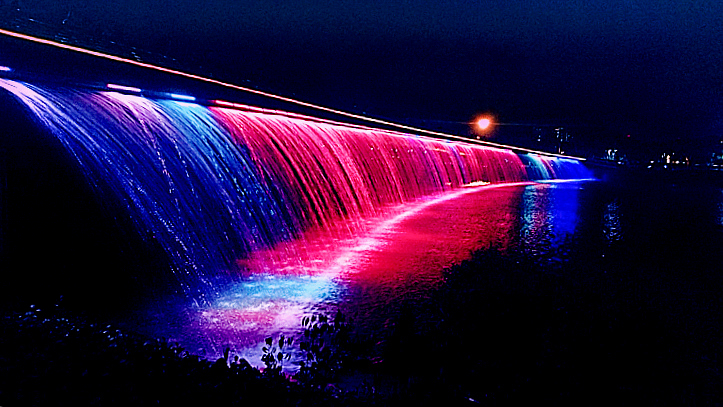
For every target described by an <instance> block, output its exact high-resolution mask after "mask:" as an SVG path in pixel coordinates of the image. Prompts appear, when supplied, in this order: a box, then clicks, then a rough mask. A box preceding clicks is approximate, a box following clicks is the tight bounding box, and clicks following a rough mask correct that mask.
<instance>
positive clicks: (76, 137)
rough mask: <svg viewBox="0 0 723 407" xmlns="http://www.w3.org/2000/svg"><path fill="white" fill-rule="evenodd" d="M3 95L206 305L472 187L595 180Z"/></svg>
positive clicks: (242, 120) (148, 110) (312, 125)
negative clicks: (238, 283) (228, 290)
mask: <svg viewBox="0 0 723 407" xmlns="http://www.w3.org/2000/svg"><path fill="white" fill-rule="evenodd" d="M0 87H2V88H4V89H5V90H7V91H8V92H10V93H11V94H13V95H14V96H15V97H16V98H17V99H19V100H20V101H21V102H22V103H23V104H24V106H26V108H27V109H28V110H29V111H30V112H31V113H32V114H31V116H32V117H33V118H34V121H35V122H37V123H38V125H39V126H40V128H41V129H46V130H45V131H47V132H49V133H50V134H52V136H53V137H54V138H55V139H56V140H57V141H58V142H59V143H60V144H62V146H63V147H64V149H65V150H66V151H67V152H68V153H69V154H71V156H72V157H73V160H74V161H75V162H76V165H78V166H79V167H80V168H81V169H82V173H83V174H84V176H85V178H86V182H87V183H89V184H90V185H92V186H93V188H94V190H95V191H96V193H97V196H98V197H99V199H100V201H101V202H103V203H104V204H106V205H110V206H112V207H113V208H122V209H121V210H120V212H119V213H114V215H113V216H125V217H128V218H129V219H131V220H132V223H133V227H134V231H135V232H134V233H136V234H137V235H139V236H140V237H141V239H143V240H146V241H149V242H153V243H154V244H157V245H158V246H159V247H161V248H162V250H163V252H164V255H165V256H167V257H168V258H169V259H170V268H171V270H169V271H166V272H167V273H168V279H169V280H173V281H175V283H174V284H177V287H178V290H179V291H181V292H183V293H184V294H185V295H187V296H188V297H190V298H193V299H194V301H196V302H197V303H199V304H209V303H213V302H214V299H215V298H216V297H218V296H220V295H221V291H222V288H221V287H220V286H219V282H223V281H225V280H228V279H233V278H236V277H238V276H248V275H249V274H253V272H255V271H259V270H262V271H265V272H268V271H269V270H270V269H280V268H284V269H288V270H291V271H290V272H289V273H290V274H294V273H295V272H294V271H293V266H291V267H290V266H289V262H291V263H294V262H297V263H299V264H301V263H303V262H305V261H311V260H310V256H311V255H309V253H310V252H311V251H313V250H311V249H310V247H311V246H313V245H320V244H325V245H329V244H332V245H333V244H337V243H335V242H342V241H344V239H346V238H357V239H358V238H359V237H360V236H361V235H363V234H364V233H367V232H369V231H373V230H375V229H374V227H375V225H373V224H371V223H373V222H377V221H379V220H380V219H387V220H388V219H390V218H394V216H399V215H400V214H403V213H404V212H405V211H407V210H409V209H410V208H412V207H414V206H415V205H419V204H423V203H424V202H428V201H429V199H439V198H440V197H444V196H448V195H449V194H450V193H455V194H459V193H466V190H467V189H469V188H465V187H472V186H477V185H484V184H502V183H519V182H525V181H532V180H546V179H553V178H589V175H588V173H587V170H586V169H585V168H584V166H583V165H582V164H581V163H580V162H578V161H577V160H572V159H564V158H558V157H546V156H540V155H536V154H517V153H515V152H513V151H511V150H506V149H501V148H489V147H483V146H479V145H472V144H464V143H459V142H449V141H444V140H437V139H431V138H427V137H420V136H414V135H409V134H401V133H396V132H390V131H384V130H373V129H362V128H353V127H347V126H342V125H334V124H328V123H321V122H315V121H311V120H302V119H298V118H291V117H287V116H283V115H280V114H261V113H257V112H249V111H243V110H236V109H229V108H223V107H206V106H203V105H200V104H192V103H185V102H179V101H170V100H154V99H149V98H145V97H141V96H136V95H126V94H121V93H115V92H96V91H89V90H77V89H55V88H47V87H40V86H35V85H30V84H25V83H20V82H15V81H10V80H0ZM0 196H2V194H1V193H0ZM299 242H301V245H302V246H303V247H304V249H303V250H300V249H299V247H300V246H299V244H298V243H299ZM355 242H357V241H356V240H355ZM292 243H294V245H292ZM339 244H340V243H339ZM345 247H346V246H345ZM327 250H332V251H336V252H338V251H339V247H332V248H331V249H329V248H328V247H327ZM279 253H283V255H280V254H279ZM280 256H282V257H285V259H280ZM311 257H313V256H311ZM312 260H313V261H316V260H314V259H312ZM307 269H308V268H307ZM296 274H300V273H298V272H296ZM301 274H304V273H301ZM307 274H308V273H307Z"/></svg>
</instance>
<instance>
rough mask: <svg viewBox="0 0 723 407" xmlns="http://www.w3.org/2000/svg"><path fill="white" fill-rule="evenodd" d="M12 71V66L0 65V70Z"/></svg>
mask: <svg viewBox="0 0 723 407" xmlns="http://www.w3.org/2000/svg"><path fill="white" fill-rule="evenodd" d="M10 71H12V68H10V67H9V66H0V72H10Z"/></svg>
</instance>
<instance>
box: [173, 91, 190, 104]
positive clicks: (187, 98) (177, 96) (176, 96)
mask: <svg viewBox="0 0 723 407" xmlns="http://www.w3.org/2000/svg"><path fill="white" fill-rule="evenodd" d="M171 97H172V98H174V99H178V100H188V101H189V102H193V101H195V100H196V98H195V97H193V96H188V95H179V94H178V93H171Z"/></svg>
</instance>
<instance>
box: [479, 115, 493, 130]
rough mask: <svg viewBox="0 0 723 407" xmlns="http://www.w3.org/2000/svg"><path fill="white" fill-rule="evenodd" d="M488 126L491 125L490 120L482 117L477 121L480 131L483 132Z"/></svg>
mask: <svg viewBox="0 0 723 407" xmlns="http://www.w3.org/2000/svg"><path fill="white" fill-rule="evenodd" d="M490 124H492V120H490V119H488V118H486V117H483V118H481V119H479V120H477V127H479V128H480V129H482V130H485V129H487V128H488V127H490Z"/></svg>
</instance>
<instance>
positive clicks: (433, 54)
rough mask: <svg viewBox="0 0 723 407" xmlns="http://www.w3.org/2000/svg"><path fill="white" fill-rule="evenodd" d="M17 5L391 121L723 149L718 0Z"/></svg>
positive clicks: (228, 75) (71, 1) (236, 77)
mask: <svg viewBox="0 0 723 407" xmlns="http://www.w3.org/2000/svg"><path fill="white" fill-rule="evenodd" d="M5 2H6V3H9V1H8V0H5ZM19 3H20V5H21V8H22V9H23V12H24V13H26V15H32V16H33V17H34V18H37V19H38V20H40V21H44V22H48V23H51V24H61V23H62V22H63V21H65V24H66V26H72V27H78V28H79V29H82V30H84V31H85V32H88V33H90V34H91V35H97V36H98V37H99V38H114V39H116V40H117V41H119V42H122V43H124V44H127V45H130V46H137V47H139V48H143V49H146V50H148V51H151V52H154V53H158V54H162V55H166V56H169V57H173V58H176V59H178V60H179V61H182V62H183V63H185V64H187V66H190V67H192V69H194V70H197V71H199V73H204V74H209V75H213V76H214V77H215V78H218V79H223V80H228V81H232V82H236V83H241V84H248V83H251V84H253V85H254V86H258V87H259V88H261V89H264V90H269V91H274V92H277V93H281V94H284V95H287V96H293V97H297V98H299V99H302V100H305V101H309V102H314V103H318V104H323V105H327V106H330V107H335V108H339V109H342V110H347V111H353V112H359V113H361V112H366V113H367V114H370V115H372V116H375V117H382V118H388V119H392V120H395V121H399V122H409V123H414V124H419V120H422V119H423V120H428V122H427V127H434V126H441V125H444V123H445V122H466V121H468V120H470V119H471V118H472V117H473V116H474V115H475V114H476V113H479V112H492V113H493V114H495V116H496V117H497V119H498V121H500V122H502V123H518V124H525V125H526V124H547V125H566V126H570V128H572V129H574V132H575V133H576V134H579V137H580V138H581V139H582V138H585V137H587V138H590V139H592V138H600V139H610V140H612V139H615V138H617V137H620V136H621V135H623V134H631V135H632V136H633V138H634V139H635V140H637V141H640V142H642V143H644V145H646V146H649V149H650V151H653V150H655V149H661V148H663V147H664V146H666V145H667V144H669V143H674V144H675V145H678V146H683V148H685V147H686V146H708V145H712V144H713V143H714V142H717V141H718V140H719V138H720V137H721V136H723V115H722V114H721V112H722V110H721V109H723V94H722V89H723V73H722V72H723V69H722V68H723V67H722V66H721V61H723V2H721V1H720V0H715V1H707V0H702V1H686V0H676V1H671V0H626V1H623V0H587V1H542V0H527V1H518V0H507V1H439V0H437V1H395V0H385V1H347V0H336V1H321V0H306V1H301V0H297V1H271V0H265V1H229V0H226V1H222V0H206V1H197V0H195V1H188V0H174V1H152V0H137V1H136V0H117V1H107V2H106V1H97V0H94V1H80V0H66V1H62V2H58V1H44V0H42V1H22V0H20V1H19ZM655 141H659V142H660V143H659V145H657V144H655V143H653V142H655ZM648 142H650V143H652V144H648ZM602 144H604V143H602ZM602 144H601V145H602ZM691 148H692V147H691Z"/></svg>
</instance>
